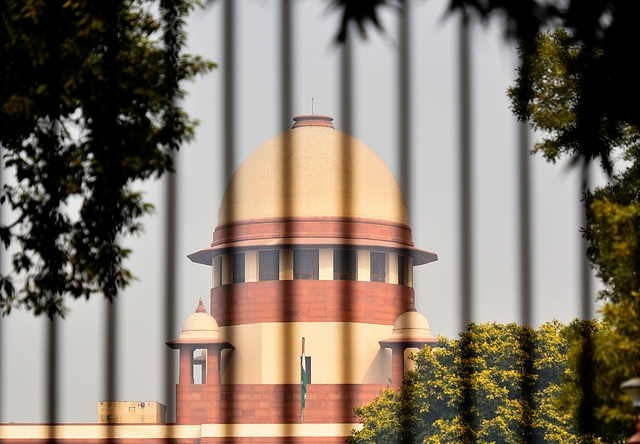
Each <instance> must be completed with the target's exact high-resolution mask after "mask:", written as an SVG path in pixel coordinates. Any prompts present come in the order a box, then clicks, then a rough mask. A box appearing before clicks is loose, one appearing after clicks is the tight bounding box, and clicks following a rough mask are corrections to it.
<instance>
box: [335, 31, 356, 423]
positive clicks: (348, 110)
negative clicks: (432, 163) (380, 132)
mask: <svg viewBox="0 0 640 444" xmlns="http://www.w3.org/2000/svg"><path fill="white" fill-rule="evenodd" d="M353 45H354V41H353V38H349V37H347V39H346V40H345V42H344V43H343V44H342V46H341V48H340V68H339V69H340V89H339V91H340V108H341V112H340V118H341V120H342V131H343V133H344V134H345V135H344V136H343V139H342V177H341V180H342V181H343V183H344V187H343V188H342V190H343V191H342V196H340V197H341V199H342V213H343V216H346V215H350V214H352V211H351V208H350V206H351V194H352V192H351V190H352V188H353V182H352V176H351V174H350V171H348V168H349V167H350V166H351V165H352V164H353V162H352V152H351V141H352V139H351V136H352V135H353V129H354V128H353V123H354V117H353V115H354V106H353ZM351 236H352V229H351V226H350V225H348V224H347V227H346V230H345V238H347V239H348V238H350V237H351ZM348 254H349V253H348ZM354 254H356V255H357V252H354ZM334 258H335V252H334ZM334 260H335V259H334ZM356 261H357V258H356ZM356 264H357V262H356ZM334 270H335V264H334ZM356 273H357V265H356ZM334 278H335V277H334ZM356 279H357V277H356ZM341 283H343V284H344V286H342V285H341V287H343V289H344V295H343V297H342V298H341V300H342V303H341V304H340V310H342V314H343V319H344V320H345V322H343V323H341V325H342V327H343V338H342V342H343V344H344V347H343V349H342V356H341V357H340V364H341V366H342V369H341V370H342V371H341V372H340V374H341V375H342V377H343V378H344V383H345V384H349V383H351V381H352V380H353V378H352V370H353V369H352V366H350V365H348V361H349V359H350V358H351V357H352V356H353V353H352V351H353V347H354V344H353V335H352V331H351V325H350V323H349V322H348V320H349V317H348V316H347V313H353V311H352V306H353V292H352V291H351V289H352V288H353V287H352V286H351V285H350V284H351V283H350V282H349V281H343V282H341ZM349 404H350V400H349V399H348V398H347V397H344V398H343V410H344V409H345V408H348V407H349Z"/></svg>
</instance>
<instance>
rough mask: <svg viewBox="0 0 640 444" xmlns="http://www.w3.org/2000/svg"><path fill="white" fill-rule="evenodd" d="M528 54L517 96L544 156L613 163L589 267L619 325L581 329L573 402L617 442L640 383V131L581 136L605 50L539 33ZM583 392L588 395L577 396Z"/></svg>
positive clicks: (622, 126)
mask: <svg viewBox="0 0 640 444" xmlns="http://www.w3.org/2000/svg"><path fill="white" fill-rule="evenodd" d="M520 54H521V57H522V64H521V67H520V70H519V77H518V80H517V84H516V86H515V87H514V88H512V89H511V90H510V95H511V98H512V102H513V105H514V110H515V111H516V112H517V114H518V115H519V116H520V118H521V119H523V120H526V121H528V122H529V123H530V124H531V125H532V126H533V127H534V128H535V129H537V130H540V131H541V133H542V135H543V138H542V140H541V141H540V142H538V143H537V144H536V146H535V150H536V151H538V152H541V153H542V154H543V155H544V156H545V157H546V158H547V159H549V160H550V161H554V162H555V161H556V160H557V159H559V158H561V157H563V156H567V155H574V154H580V153H583V154H584V153H586V152H587V151H588V150H589V149H596V148H595V147H598V146H600V147H603V151H602V156H605V155H606V158H607V159H609V157H611V158H612V159H613V160H612V161H611V162H610V163H609V164H607V163H606V162H603V164H602V166H603V168H604V170H605V171H610V172H611V175H610V176H609V181H608V183H607V184H606V185H605V186H602V187H599V188H596V189H595V190H594V191H593V192H588V193H587V194H586V195H585V211H586V215H587V226H586V227H585V236H586V237H587V239H588V241H589V247H588V250H587V254H588V256H589V259H590V262H591V264H592V266H593V267H594V268H595V269H596V272H597V276H598V278H599V279H600V281H601V282H602V283H603V284H604V289H603V290H602V291H601V292H600V296H599V297H600V299H601V300H603V301H604V306H603V309H602V316H603V319H604V321H605V322H606V323H607V324H608V325H612V326H615V328H611V329H606V330H603V331H597V332H596V331H591V330H590V327H588V326H582V327H581V328H579V329H576V330H575V331H574V333H573V334H572V337H573V338H574V348H573V349H572V352H571V361H570V362H571V368H572V371H574V372H575V373H576V374H578V375H579V379H581V381H582V382H581V384H574V385H571V384H569V386H568V387H567V390H569V392H572V391H573V392H576V393H574V395H576V396H574V395H572V396H570V397H569V398H567V399H573V400H574V401H575V400H582V401H584V403H583V405H581V406H578V405H577V404H575V403H569V404H570V405H571V407H572V409H573V411H574V412H575V413H576V414H577V415H578V416H580V417H581V418H582V419H581V420H580V422H581V423H582V424H583V425H584V427H586V429H585V430H587V431H590V432H591V433H594V434H596V435H598V436H602V437H603V438H604V439H606V440H607V442H609V441H610V440H611V436H612V435H615V433H616V431H617V430H624V429H625V428H627V427H628V425H629V424H630V423H632V421H633V415H632V412H631V410H630V405H631V404H630V401H629V399H628V398H627V397H626V396H624V395H623V394H622V393H621V390H620V388H619V386H620V384H621V383H622V382H623V381H625V380H626V379H629V378H631V377H632V376H640V324H639V323H638V319H640V280H639V276H640V201H639V199H640V144H639V143H638V142H639V141H640V132H639V131H638V128H639V127H638V126H637V124H635V123H634V122H633V121H632V120H631V119H630V118H629V119H627V118H626V117H624V116H620V117H619V118H615V117H614V116H611V117H612V118H611V119H603V120H601V121H594V122H591V124H592V125H593V130H592V132H591V133H592V134H594V140H593V143H591V144H589V143H587V142H585V141H584V140H582V138H581V136H580V134H579V133H580V131H581V129H580V125H581V123H580V122H581V119H582V111H581V107H582V106H584V103H585V98H584V94H585V82H587V81H593V79H591V80H588V79H585V77H586V76H585V71H588V70H589V69H590V68H589V66H598V65H600V64H601V63H603V62H605V61H606V60H607V57H606V53H605V50H604V49H603V48H602V47H588V46H586V45H584V44H581V43H578V42H576V41H575V39H572V38H571V37H570V36H569V35H568V34H567V33H566V32H565V31H563V30H559V31H556V32H553V33H550V34H542V35H540V36H538V38H537V39H536V41H535V43H534V45H532V46H531V47H530V48H523V47H521V51H520ZM585 64H587V65H588V66H586V67H585ZM599 73H600V74H601V77H599V82H601V83H602V84H603V92H602V94H610V93H611V91H608V92H607V84H608V82H610V79H608V78H606V75H605V73H604V71H602V70H601V71H599ZM618 99H620V101H622V102H624V101H625V100H626V99H627V98H626V97H616V96H612V97H609V98H608V99H607V100H609V101H611V102H612V103H613V102H615V101H616V100H618ZM585 147H586V148H585ZM603 158H604V157H603ZM580 373H582V374H581V375H580ZM586 386H589V387H590V389H589V390H590V391H591V393H588V390H586V388H585V387H586ZM580 387H582V388H581V389H580V390H582V391H581V392H580V393H582V395H580V396H577V391H578V389H579V388H580Z"/></svg>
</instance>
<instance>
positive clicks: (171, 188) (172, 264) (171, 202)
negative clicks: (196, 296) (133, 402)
mask: <svg viewBox="0 0 640 444" xmlns="http://www.w3.org/2000/svg"><path fill="white" fill-rule="evenodd" d="M172 155H173V160H174V168H175V170H176V171H177V169H178V165H177V162H176V153H175V152H174V153H173V154H172ZM166 187H167V188H166V190H165V193H166V194H165V207H166V210H165V211H166V212H165V221H166V227H165V230H166V236H165V239H166V241H165V253H164V254H165V258H164V259H165V261H164V266H165V272H164V275H165V281H164V291H165V295H164V301H165V302H164V303H165V305H164V335H165V342H167V341H171V340H172V339H174V338H173V335H174V331H175V325H176V320H175V312H176V260H175V257H176V233H177V227H176V225H177V223H176V217H177V216H176V214H177V211H176V196H177V186H176V174H175V173H168V174H167V178H166ZM172 351H173V350H165V363H164V367H165V379H164V399H165V400H166V403H167V416H168V417H167V422H171V418H172V415H174V414H175V400H174V398H175V385H174V384H175V376H176V375H175V370H174V356H173V353H172Z"/></svg>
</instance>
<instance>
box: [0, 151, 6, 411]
mask: <svg viewBox="0 0 640 444" xmlns="http://www.w3.org/2000/svg"><path fill="white" fill-rule="evenodd" d="M2 159H3V150H2V148H1V147H0V190H1V189H2V186H3V183H2V176H3V172H4V161H3V160H2ZM0 226H2V206H0ZM5 253H6V250H5V248H4V246H3V245H2V246H0V274H2V273H3V270H2V265H3V263H4V255H5ZM0 291H2V289H0ZM3 320H4V317H3V316H2V314H0V423H2V419H3V417H2V415H3V412H2V393H6V392H4V389H3V385H4V378H3V376H4V374H3V366H4V362H5V359H4V356H3V355H4V353H3V351H4V341H3V330H4V322H3Z"/></svg>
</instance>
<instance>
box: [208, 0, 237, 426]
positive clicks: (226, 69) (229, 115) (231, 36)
mask: <svg viewBox="0 0 640 444" xmlns="http://www.w3.org/2000/svg"><path fill="white" fill-rule="evenodd" d="M223 7H224V10H223V17H224V23H223V30H222V32H223V39H224V44H223V54H222V59H223V61H222V63H223V78H224V91H223V111H224V116H223V123H224V124H223V146H224V154H223V162H222V164H223V167H224V171H223V173H222V180H223V184H222V185H223V189H226V187H227V184H228V183H229V181H230V180H231V176H232V175H233V172H234V165H235V149H236V137H235V136H236V124H235V122H236V119H235V117H236V115H235V113H236V109H235V93H236V81H235V63H236V57H235V56H236V37H235V35H236V32H235V26H236V25H235V21H236V1H235V0H224V3H223ZM230 197H231V199H234V198H235V196H230ZM229 208H231V209H232V211H233V208H234V205H233V203H232V204H231V205H230V206H229ZM233 217H234V216H233V214H231V219H233ZM231 296H232V295H231ZM232 297H233V296H232ZM228 302H229V301H228V298H223V299H222V301H221V307H220V309H221V311H222V313H224V316H225V319H233V317H232V315H233V314H232V313H231V310H232V307H231V306H230V304H229V303H228ZM209 309H211V307H209ZM220 382H221V384H222V381H220ZM223 388H224V386H221V388H220V395H221V396H220V408H221V409H222V412H221V414H220V420H221V422H222V423H223V424H229V423H230V422H231V417H230V415H232V413H231V412H232V411H233V402H234V401H233V397H229V398H227V399H226V400H225V398H223V396H222V389H223Z"/></svg>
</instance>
